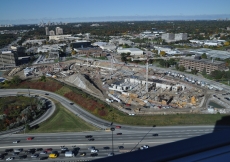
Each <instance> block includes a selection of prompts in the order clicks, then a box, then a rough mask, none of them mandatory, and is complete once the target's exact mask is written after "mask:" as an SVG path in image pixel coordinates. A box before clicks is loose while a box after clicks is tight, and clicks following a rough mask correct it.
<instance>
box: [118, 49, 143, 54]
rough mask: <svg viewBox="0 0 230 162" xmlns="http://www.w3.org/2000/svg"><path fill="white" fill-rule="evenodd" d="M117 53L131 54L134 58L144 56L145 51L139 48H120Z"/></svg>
mask: <svg viewBox="0 0 230 162" xmlns="http://www.w3.org/2000/svg"><path fill="white" fill-rule="evenodd" d="M117 53H119V54H121V53H130V55H132V56H136V55H138V56H139V55H143V51H142V50H140V49H138V48H122V47H119V48H118V49H117Z"/></svg>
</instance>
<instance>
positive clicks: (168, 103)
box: [9, 59, 208, 115]
mask: <svg viewBox="0 0 230 162" xmlns="http://www.w3.org/2000/svg"><path fill="white" fill-rule="evenodd" d="M12 71H13V72H11V73H9V74H10V75H12V73H15V72H16V71H19V70H18V69H13V70H12ZM18 73H21V75H20V76H23V77H24V78H30V77H31V78H36V77H41V76H43V75H45V76H46V77H52V78H55V79H57V80H59V81H61V82H65V83H67V84H70V85H72V86H76V87H78V88H81V89H82V90H84V91H86V92H88V93H89V94H91V95H94V96H96V97H98V98H100V99H101V100H104V101H105V102H107V103H108V104H111V105H112V106H114V107H116V108H118V109H119V110H121V111H123V112H125V113H128V114H129V115H135V114H177V113H200V112H201V111H202V110H203V109H205V106H204V101H205V100H206V98H205V97H206V95H205V94H206V91H208V89H207V88H205V87H201V86H199V85H196V84H190V83H188V82H186V81H184V80H182V79H181V78H173V77H171V76H170V75H168V74H166V73H165V72H163V71H159V70H158V71H157V70H154V69H152V68H148V66H146V68H143V67H138V66H137V65H130V66H127V65H124V63H123V64H121V63H119V64H118V63H117V64H115V63H112V62H111V63H110V62H108V61H107V62H106V61H98V60H88V59H87V60H85V59H84V60H81V59H75V60H71V61H68V62H61V63H54V64H47V65H36V66H32V67H30V68H25V69H24V70H22V71H19V72H18Z"/></svg>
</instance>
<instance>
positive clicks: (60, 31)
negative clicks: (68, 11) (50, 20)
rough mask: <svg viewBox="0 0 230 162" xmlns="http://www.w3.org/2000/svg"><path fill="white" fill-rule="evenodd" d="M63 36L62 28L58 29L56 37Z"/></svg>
mask: <svg viewBox="0 0 230 162" xmlns="http://www.w3.org/2000/svg"><path fill="white" fill-rule="evenodd" d="M62 34H63V29H62V28H60V27H56V35H62Z"/></svg>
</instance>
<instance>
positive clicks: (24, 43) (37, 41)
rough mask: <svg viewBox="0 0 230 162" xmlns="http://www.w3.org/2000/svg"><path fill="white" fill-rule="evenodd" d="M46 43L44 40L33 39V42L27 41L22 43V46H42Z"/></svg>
mask: <svg viewBox="0 0 230 162" xmlns="http://www.w3.org/2000/svg"><path fill="white" fill-rule="evenodd" d="M43 41H46V39H34V40H27V41H25V42H23V43H22V46H25V45H26V44H36V43H37V44H38V45H42V42H43Z"/></svg>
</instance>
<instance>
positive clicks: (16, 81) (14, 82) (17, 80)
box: [11, 75, 22, 85]
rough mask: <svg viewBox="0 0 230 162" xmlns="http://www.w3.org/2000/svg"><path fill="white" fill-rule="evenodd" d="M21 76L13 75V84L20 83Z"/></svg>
mask: <svg viewBox="0 0 230 162" xmlns="http://www.w3.org/2000/svg"><path fill="white" fill-rule="evenodd" d="M21 81H22V80H21V78H20V77H19V76H18V75H15V76H13V79H11V83H12V84H16V85H18V84H19V83H21Z"/></svg>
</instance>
